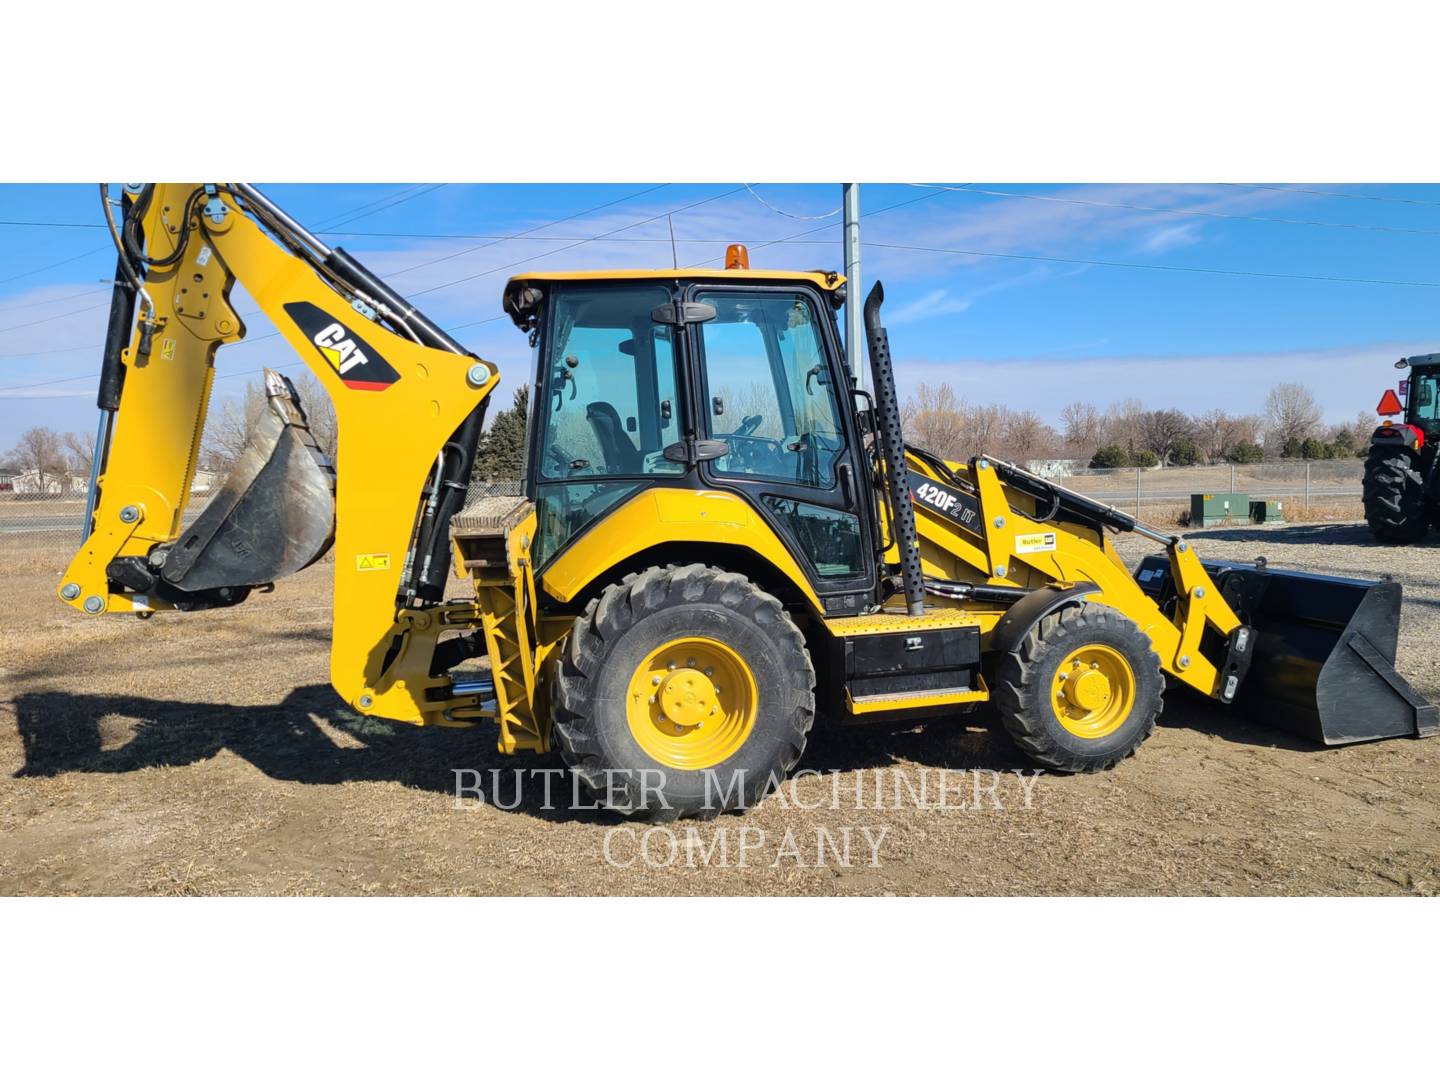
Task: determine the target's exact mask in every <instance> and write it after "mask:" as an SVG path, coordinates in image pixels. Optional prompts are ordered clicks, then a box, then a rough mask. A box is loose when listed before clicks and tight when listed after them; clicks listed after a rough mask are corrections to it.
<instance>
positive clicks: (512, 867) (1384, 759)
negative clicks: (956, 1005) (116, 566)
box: [0, 524, 1440, 895]
mask: <svg viewBox="0 0 1440 1080" xmlns="http://www.w3.org/2000/svg"><path fill="white" fill-rule="evenodd" d="M1191 535H1192V537H1193V538H1194V539H1195V541H1196V544H1197V548H1198V550H1199V551H1200V553H1201V554H1202V556H1213V557H1217V558H1232V559H1248V558H1253V557H1254V556H1256V555H1264V556H1266V557H1267V558H1268V559H1269V560H1270V562H1271V563H1272V564H1273V565H1276V566H1289V567H1294V568H1297V569H1306V570H1317V571H1322V572H1328V573H1338V574H1347V575H1356V576H1369V577H1375V576H1378V575H1380V574H1384V573H1389V574H1393V575H1394V576H1395V577H1396V578H1397V579H1399V580H1400V581H1402V582H1403V584H1404V585H1405V589H1406V604H1405V617H1404V628H1403V639H1402V644H1401V652H1400V658H1399V667H1400V669H1401V670H1402V671H1403V672H1404V673H1405V674H1406V675H1407V676H1408V677H1409V678H1410V679H1411V681H1412V682H1413V683H1415V685H1416V686H1417V687H1419V688H1420V689H1421V690H1422V692H1424V693H1425V694H1426V695H1427V696H1428V697H1430V698H1431V699H1432V700H1436V699H1440V644H1437V643H1440V625H1437V609H1440V570H1437V562H1436V558H1435V555H1436V548H1437V546H1440V545H1437V544H1436V543H1433V542H1432V543H1430V544H1427V545H1422V546H1419V547H1414V548H1385V547H1378V546H1375V545H1373V544H1371V543H1370V541H1369V539H1368V536H1367V534H1366V532H1365V529H1364V526H1362V525H1352V524H1324V525H1299V526H1289V527H1283V526H1281V527H1274V526H1272V527H1256V528H1232V529H1223V530H1211V531H1195V532H1193V533H1192V534H1191ZM1121 550H1122V553H1123V554H1124V555H1125V556H1126V557H1127V558H1130V559H1138V558H1139V556H1140V555H1142V554H1144V553H1146V552H1147V551H1149V550H1152V549H1151V547H1150V546H1149V545H1148V544H1145V543H1143V542H1139V541H1133V540H1130V539H1128V538H1127V539H1123V540H1122V542H1121ZM328 574H329V569H328V567H325V566H321V567H316V568H314V569H312V570H311V571H307V572H306V573H305V574H302V575H300V576H299V577H297V578H295V579H294V580H292V581H291V582H287V583H285V584H283V585H282V586H281V588H280V589H279V590H277V592H275V593H274V594H271V595H267V596H259V597H256V598H254V599H252V600H250V601H249V602H247V603H246V604H245V605H243V606H242V607H240V608H236V609H233V610H230V611H224V612H211V613H205V614H199V615H193V616H189V617H179V616H172V617H165V616H161V617H158V618H156V619H153V620H150V621H149V622H147V623H140V622H137V621H135V620H130V619H121V618H110V619H99V620H89V619H85V618H83V617H80V616H78V615H75V614H73V613H71V612H69V611H68V610H66V609H64V608H62V607H61V606H60V605H59V604H58V602H56V601H55V600H54V598H53V589H54V588H55V584H56V581H57V579H56V576H55V574H54V572H53V571H39V570H37V571H34V572H29V573H25V572H22V573H21V574H20V575H19V576H18V579H17V580H16V581H14V582H12V586H11V588H10V590H9V596H8V603H7V604H6V607H5V614H4V615H3V616H0V618H3V619H5V620H6V622H5V626H4V629H5V631H6V645H5V648H4V650H3V652H0V774H3V776H4V779H3V780H0V810H3V813H0V891H3V892H5V893H43V894H50V893H62V894H68V893H91V894H93V893H102V894H131V893H143V894H151V893H160V894H213V893H248V894H255V893H259V894H295V893H327V894H335V893H344V894H352V893H379V894H412V893H413V894H421V893H423V894H448V893H511V894H514V893H522V894H537V893H539V894H549V893H571V894H623V893H698V894H707V893H741V894H881V893H898V894H906V893H924V894H1000V895H1015V894H1420V895H1435V894H1436V893H1437V891H1440V840H1437V836H1440V739H1436V740H1429V741H1424V742H1421V741H1416V740H1396V741H1391V742H1384V743H1377V744H1370V745H1365V746H1357V747H1349V748H1345V749H1340V750H1320V749H1316V748H1313V747H1310V746H1308V745H1307V744H1304V743H1300V742H1298V741H1296V740H1294V739H1291V738H1290V737H1289V736H1286V735H1284V734H1281V733H1279V732H1274V731H1270V730H1267V729H1262V728H1257V727H1252V726H1250V725H1248V724H1246V723H1244V722H1242V721H1240V720H1239V719H1237V718H1235V717H1233V716H1231V715H1229V714H1227V713H1226V712H1225V711H1224V710H1222V709H1220V708H1219V707H1217V706H1213V705H1211V704H1209V703H1207V702H1205V701H1203V700H1200V699H1197V698H1195V697H1194V696H1192V695H1190V694H1188V693H1187V692H1186V691H1185V690H1183V689H1181V688H1178V687H1176V688H1172V690H1171V692H1170V694H1169V696H1168V703H1167V709H1166V712H1165V716H1164V717H1163V719H1162V723H1161V726H1160V728H1159V729H1158V730H1157V731H1156V733H1155V735H1154V736H1153V737H1152V738H1151V739H1150V741H1149V742H1147V743H1146V745H1145V746H1144V748H1143V749H1142V750H1141V752H1140V753H1139V755H1138V756H1137V757H1136V758H1135V759H1133V760H1131V761H1128V762H1125V763H1124V764H1122V765H1121V766H1120V767H1118V768H1117V769H1115V770H1114V771H1112V772H1109V773H1106V774H1104V775H1101V776H1087V777H1067V776H1051V775H1043V776H1039V777H1038V778H1037V777H1034V776H1032V775H1030V774H1029V773H1027V772H1026V770H1027V768H1028V766H1027V763H1026V761H1025V760H1024V759H1023V758H1021V757H1020V756H1019V755H1018V754H1017V753H1016V752H1015V751H1014V750H1013V749H1011V748H1010V746H1009V744H1008V742H1007V741H1006V740H1005V738H1004V736H1003V735H999V734H997V733H995V732H993V731H992V730H991V728H990V723H989V717H988V716H987V715H986V714H984V713H977V714H974V715H972V716H969V717H963V718H959V719H956V720H953V721H949V722H944V723H935V724H932V725H930V726H929V727H928V728H926V729H922V730H918V731H910V732H900V733H896V732H887V731H882V730H862V731H858V732H857V731H853V730H852V731H848V732H843V733H842V732H829V733H826V732H819V733H817V734H816V736H815V738H814V739H813V741H812V743H811V748H810V751H809V752H808V753H807V755H806V757H805V759H804V760H803V761H802V763H801V764H802V767H804V768H808V769H813V770H817V771H818V775H816V774H804V775H802V776H801V777H800V778H798V779H797V780H796V781H795V782H794V784H793V786H787V788H786V789H785V790H784V791H782V793H781V796H778V797H772V798H771V799H770V800H768V801H767V802H765V803H764V804H762V805H761V806H760V807H758V808H756V809H755V810H752V811H751V812H750V813H749V814H746V815H744V816H739V817H728V818H725V819H722V820H721V821H717V822H712V823H707V824H702V825H696V826H693V827H687V826H685V825H683V824H682V825H679V826H671V827H669V828H664V829H657V830H654V831H653V832H649V833H647V832H646V830H644V829H643V828H641V827H635V826H624V825H617V823H616V822H614V821H612V820H610V819H608V818H606V817H604V816H602V815H599V814H597V813H594V812H587V811H580V812H573V811H570V810H568V809H547V808H546V805H545V799H544V796H543V788H542V780H543V776H542V775H541V774H538V773H530V774H529V775H528V777H527V783H526V786H525V789H524V797H523V798H522V799H521V800H520V801H519V803H518V804H517V805H515V806H514V807H512V808H510V809H502V808H500V807H499V806H496V805H491V804H490V803H484V804H482V803H480V802H479V801H477V800H474V799H469V800H466V801H465V802H464V803H463V805H464V806H466V807H467V808H468V809H463V810H461V809H456V808H455V806H456V802H455V799H454V796H453V792H454V787H455V774H454V771H453V770H455V769H477V770H482V774H481V775H484V772H483V771H484V770H490V769H500V770H504V772H503V773H502V774H501V776H502V778H503V783H502V784H501V788H500V795H501V799H500V800H499V801H501V802H502V803H505V804H508V803H509V802H510V801H511V795H512V793H513V786H512V782H511V780H510V779H509V778H510V776H511V773H510V770H511V769H513V768H515V767H516V766H517V765H518V766H520V767H521V768H522V769H544V768H554V767H556V765H557V764H558V763H557V762H556V761H553V760H538V759H537V760H529V761H526V760H510V759H505V758H501V757H499V756H498V755H497V754H496V752H495V750H494V735H493V733H492V732H491V731H489V730H487V729H477V730H473V731H461V732H455V731H442V730H416V729H412V728H409V727H405V726H403V725H392V724H388V723H383V722H376V721H363V720H360V719H358V718H355V717H353V716H351V715H349V714H347V713H346V712H345V710H343V709H342V708H340V707H339V705H338V702H337V701H336V700H335V698H334V695H333V693H332V692H331V691H330V689H329V687H328V685H327V682H326V665H327V655H326V650H327V645H328V620H329V603H328ZM988 770H994V772H990V771H988ZM486 786H487V787H488V786H489V781H488V779H487V780H486ZM563 786H564V785H563V782H559V781H557V782H556V788H555V790H554V791H552V795H553V796H554V800H555V801H557V802H559V803H561V804H563V803H564V802H565V801H566V799H565V797H564V793H563V791H562V789H563ZM492 791H493V789H492ZM642 842H643V843H644V845H645V846H644V848H643V850H642ZM847 844H848V845H849V849H850V850H849V857H848V858H845V857H844V856H845V851H844V848H845V846H846V845H847ZM667 861H668V862H669V864H670V865H668V866H667V865H661V864H662V863H665V862H667Z"/></svg>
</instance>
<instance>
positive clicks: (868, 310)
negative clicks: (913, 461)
mask: <svg viewBox="0 0 1440 1080" xmlns="http://www.w3.org/2000/svg"><path fill="white" fill-rule="evenodd" d="M884 302H885V290H884V288H883V287H882V286H881V284H880V282H878V281H877V282H875V287H874V288H873V289H871V290H870V295H869V296H868V297H866V298H865V344H866V346H867V348H868V349H869V352H870V371H871V374H872V375H873V376H874V378H875V405H876V408H877V410H878V411H879V416H878V417H877V418H876V419H877V420H878V424H877V428H878V433H879V435H880V445H881V448H882V449H883V450H884V453H885V478H886V480H887V482H888V486H889V489H890V491H889V494H890V518H891V521H892V523H893V525H894V529H895V541H896V543H897V544H898V545H899V548H900V579H901V581H902V582H903V583H904V586H905V610H906V612H908V613H909V614H911V615H923V614H924V613H925V575H924V572H923V570H922V569H921V566H920V539H919V536H918V535H917V534H916V532H915V506H914V504H913V503H911V501H910V482H909V469H908V467H907V466H906V464H905V439H904V435H903V433H902V431H901V428H900V405H899V402H898V401H897V400H896V395H895V371H894V368H893V367H892V366H891V364H890V338H889V335H888V334H886V332H885V327H883V326H882V325H880V305H881V304H883V303H884Z"/></svg>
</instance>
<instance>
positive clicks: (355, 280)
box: [325, 247, 470, 356]
mask: <svg viewBox="0 0 1440 1080" xmlns="http://www.w3.org/2000/svg"><path fill="white" fill-rule="evenodd" d="M325 265H326V266H327V267H329V269H330V271H331V273H333V274H334V275H335V276H336V277H338V278H339V279H340V280H341V281H343V282H345V283H346V284H348V285H352V286H354V287H355V288H357V289H359V290H361V291H362V292H365V293H368V294H369V295H370V296H373V297H374V298H375V299H376V300H379V301H381V302H382V303H384V304H385V306H386V307H388V308H389V309H390V310H391V311H393V312H395V315H396V317H397V318H403V319H404V321H405V322H407V323H408V324H410V326H411V328H412V329H413V330H414V331H415V334H416V336H418V337H419V338H420V340H421V341H422V342H423V343H424V344H426V345H429V346H431V347H432V348H436V349H448V350H449V351H450V352H453V353H459V354H460V355H461V356H469V355H470V350H469V349H467V348H465V346H463V345H461V344H460V343H459V342H458V341H456V340H455V339H454V338H453V337H451V336H450V335H449V334H447V333H446V332H445V331H444V330H442V329H441V328H440V326H439V324H437V323H436V322H434V321H433V320H432V319H430V318H429V317H428V316H427V315H426V314H425V313H424V312H422V311H417V310H416V309H415V308H414V307H413V306H411V304H410V301H408V300H406V299H405V297H403V296H401V295H400V294H399V293H398V292H396V291H395V290H394V289H393V288H391V287H390V286H389V285H387V284H386V283H385V282H384V281H383V280H381V279H380V278H379V277H378V276H376V275H375V274H374V273H373V272H372V271H371V270H370V269H369V268H367V267H366V266H365V265H364V264H363V263H361V262H360V261H359V260H358V259H356V258H355V257H354V256H353V255H351V254H350V253H349V252H348V251H346V250H345V249H344V248H338V247H337V248H332V249H330V253H329V254H328V255H326V256H325Z"/></svg>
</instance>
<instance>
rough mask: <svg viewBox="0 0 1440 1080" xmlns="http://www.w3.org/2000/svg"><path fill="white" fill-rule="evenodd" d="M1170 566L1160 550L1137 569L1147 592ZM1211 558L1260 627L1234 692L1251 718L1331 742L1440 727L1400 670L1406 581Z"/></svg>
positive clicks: (1243, 615)
mask: <svg viewBox="0 0 1440 1080" xmlns="http://www.w3.org/2000/svg"><path fill="white" fill-rule="evenodd" d="M1167 566H1168V562H1167V560H1166V559H1164V558H1163V557H1160V556H1150V557H1147V558H1146V559H1145V560H1144V562H1143V563H1142V564H1141V567H1140V570H1139V572H1138V574H1139V576H1140V581H1141V585H1142V587H1144V588H1145V589H1146V591H1147V592H1150V591H1151V590H1152V588H1153V586H1154V584H1155V583H1156V581H1157V580H1158V579H1159V575H1157V574H1156V573H1155V571H1156V570H1159V571H1160V572H1161V573H1162V574H1163V573H1164V571H1165V569H1166V568H1167ZM1204 566H1205V569H1206V570H1207V571H1208V572H1209V574H1210V576H1211V577H1212V578H1213V579H1214V581H1215V584H1216V585H1217V586H1218V587H1219V588H1220V591H1221V593H1222V594H1223V595H1224V597H1225V599H1226V600H1227V601H1228V602H1229V604H1230V606H1231V608H1232V609H1233V610H1234V611H1235V613H1236V615H1238V616H1239V617H1240V620H1241V621H1242V622H1243V623H1245V625H1247V626H1248V627H1250V628H1251V630H1252V631H1253V632H1254V633H1255V634H1256V639H1255V643H1254V647H1253V650H1252V659H1251V663H1250V669H1249V673H1248V674H1247V675H1246V677H1245V680H1244V682H1243V683H1242V684H1241V686H1240V691H1239V693H1238V694H1237V695H1236V698H1235V703H1236V705H1237V706H1238V707H1239V708H1240V709H1242V710H1243V711H1244V712H1245V714H1246V715H1247V716H1248V717H1249V718H1250V719H1253V720H1255V721H1256V722H1258V723H1263V724H1270V725H1273V726H1276V727H1281V728H1285V729H1287V730H1290V731H1293V732H1295V733H1296V734H1299V735H1303V736H1304V737H1306V738H1308V739H1312V740H1314V741H1315V742H1318V743H1323V744H1324V745H1326V746H1341V745H1344V744H1346V743H1356V742H1369V741H1372V740H1375V739H1392V738H1397V737H1399V736H1402V735H1408V736H1424V735H1434V734H1437V733H1440V717H1437V711H1436V707H1435V706H1434V705H1432V704H1430V703H1429V702H1427V701H1426V700H1425V699H1424V698H1423V697H1421V696H1420V695H1419V693H1417V692H1416V690H1415V688H1414V687H1412V686H1411V685H1410V684H1409V683H1408V682H1406V680H1405V678H1404V677H1403V676H1402V675H1400V673H1399V672H1397V671H1396V670H1395V650H1396V645H1397V643H1398V641H1399V637H1400V598H1401V589H1400V585H1399V583H1398V582H1394V581H1360V580H1356V579H1352V578H1338V577H1327V576H1324V575H1322V574H1307V573H1302V572H1300V571H1296V570H1273V569H1270V568H1268V567H1265V566H1263V565H1253V564H1245V563H1223V562H1206V563H1205V564H1204ZM1147 568H1148V569H1150V571H1151V578H1150V579H1149V580H1146V579H1145V577H1144V574H1145V571H1146V569H1147ZM1166 585H1167V586H1168V582H1166ZM1172 595H1173V594H1172Z"/></svg>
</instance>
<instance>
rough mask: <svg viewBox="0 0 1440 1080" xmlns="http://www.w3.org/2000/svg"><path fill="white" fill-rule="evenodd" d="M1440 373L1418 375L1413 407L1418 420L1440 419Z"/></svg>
mask: <svg viewBox="0 0 1440 1080" xmlns="http://www.w3.org/2000/svg"><path fill="white" fill-rule="evenodd" d="M1437 391H1440V375H1416V376H1415V386H1414V390H1413V392H1414V394H1415V400H1414V402H1413V403H1412V407H1413V408H1414V410H1415V419H1416V420H1440V400H1437V399H1440V392H1437Z"/></svg>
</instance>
